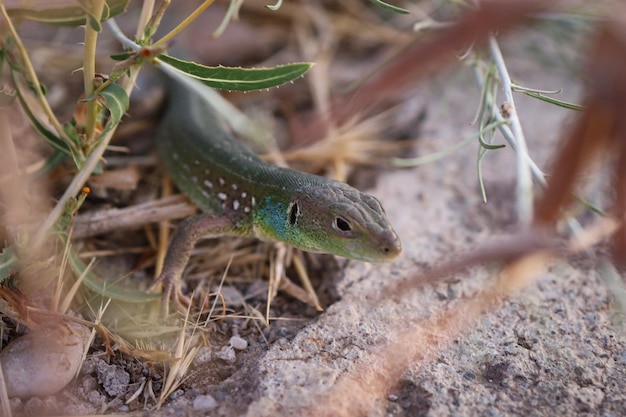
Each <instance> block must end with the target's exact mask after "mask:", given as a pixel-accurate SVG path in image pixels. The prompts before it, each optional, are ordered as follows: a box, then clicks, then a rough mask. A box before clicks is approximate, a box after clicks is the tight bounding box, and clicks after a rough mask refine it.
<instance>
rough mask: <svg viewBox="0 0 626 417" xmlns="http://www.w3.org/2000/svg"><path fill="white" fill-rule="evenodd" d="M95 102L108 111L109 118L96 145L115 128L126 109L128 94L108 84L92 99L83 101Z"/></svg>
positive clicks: (119, 87) (120, 88)
mask: <svg viewBox="0 0 626 417" xmlns="http://www.w3.org/2000/svg"><path fill="white" fill-rule="evenodd" d="M90 100H96V101H98V103H100V104H101V105H103V106H104V107H105V108H106V109H107V110H109V116H110V117H109V118H108V120H107V122H106V124H105V125H104V128H103V129H102V132H100V134H99V135H98V137H97V138H96V140H95V143H96V144H98V143H99V142H100V140H101V139H102V138H103V137H104V136H105V135H106V134H107V133H108V132H109V131H110V130H111V129H113V128H114V127H115V126H117V125H118V124H119V122H120V121H121V120H122V117H123V116H124V113H126V110H127V109H128V94H126V91H125V90H124V89H123V88H122V87H121V86H119V85H117V84H115V83H110V84H108V85H106V86H105V87H104V88H103V89H102V90H101V91H99V92H98V93H97V94H96V95H95V96H94V97H89V98H87V99H85V100H84V101H90Z"/></svg>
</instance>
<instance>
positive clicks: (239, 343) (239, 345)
mask: <svg viewBox="0 0 626 417" xmlns="http://www.w3.org/2000/svg"><path fill="white" fill-rule="evenodd" d="M228 343H229V344H230V345H231V346H232V347H233V349H237V350H245V349H247V348H248V342H247V341H246V340H245V339H242V338H241V337H239V336H233V337H231V338H230V341H229V342H228Z"/></svg>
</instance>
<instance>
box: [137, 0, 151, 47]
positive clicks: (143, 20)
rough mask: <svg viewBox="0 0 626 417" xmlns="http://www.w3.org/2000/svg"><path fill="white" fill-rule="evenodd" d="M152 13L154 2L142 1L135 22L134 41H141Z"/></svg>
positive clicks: (149, 0)
mask: <svg viewBox="0 0 626 417" xmlns="http://www.w3.org/2000/svg"><path fill="white" fill-rule="evenodd" d="M153 11H154V0H144V2H143V4H142V6H141V15H139V21H138V22H137V30H136V31H135V39H143V37H144V31H145V30H146V25H147V24H148V22H149V21H150V16H152V12H153Z"/></svg>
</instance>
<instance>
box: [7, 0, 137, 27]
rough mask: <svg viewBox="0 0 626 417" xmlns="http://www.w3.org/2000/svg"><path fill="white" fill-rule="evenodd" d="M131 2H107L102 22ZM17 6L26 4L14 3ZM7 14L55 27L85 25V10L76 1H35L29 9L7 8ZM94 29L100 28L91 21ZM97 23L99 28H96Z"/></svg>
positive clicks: (13, 17) (30, 4)
mask: <svg viewBox="0 0 626 417" xmlns="http://www.w3.org/2000/svg"><path fill="white" fill-rule="evenodd" d="M129 1H130V0H107V1H106V3H105V10H104V12H103V14H102V20H107V19H108V18H111V17H113V16H116V15H118V14H120V13H122V12H124V11H125V10H126V7H127V6H128V3H129ZM14 3H17V4H20V3H24V2H14ZM7 12H8V14H9V17H10V18H11V19H12V20H35V21H38V22H42V23H47V24H50V25H55V26H72V27H76V26H82V25H84V24H85V10H84V8H83V6H81V4H80V2H77V1H76V0H56V1H54V2H51V1H50V0H33V1H29V2H28V7H11V6H7ZM89 20H90V22H89V23H90V24H91V25H92V27H93V28H94V29H96V27H98V26H100V23H99V22H95V19H89ZM94 23H96V25H97V26H94Z"/></svg>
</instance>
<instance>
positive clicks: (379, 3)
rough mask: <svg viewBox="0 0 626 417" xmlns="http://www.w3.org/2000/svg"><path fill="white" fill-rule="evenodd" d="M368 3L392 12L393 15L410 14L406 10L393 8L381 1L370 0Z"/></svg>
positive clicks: (391, 5)
mask: <svg viewBox="0 0 626 417" xmlns="http://www.w3.org/2000/svg"><path fill="white" fill-rule="evenodd" d="M370 2H372V3H374V4H375V5H377V6H378V7H380V8H383V9H386V10H391V11H392V12H395V13H400V14H409V13H410V12H409V11H408V10H407V9H403V8H402V7H398V6H394V5H393V4H389V3H385V2H384V1H382V0H370Z"/></svg>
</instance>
